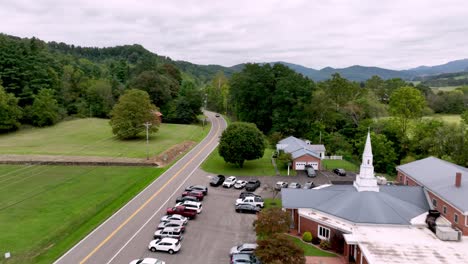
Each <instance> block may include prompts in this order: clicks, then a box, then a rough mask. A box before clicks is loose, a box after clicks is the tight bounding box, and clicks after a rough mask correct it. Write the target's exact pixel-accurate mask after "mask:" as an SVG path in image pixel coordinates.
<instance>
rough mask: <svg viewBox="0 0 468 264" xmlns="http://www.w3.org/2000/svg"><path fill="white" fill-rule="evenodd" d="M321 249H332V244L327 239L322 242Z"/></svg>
mask: <svg viewBox="0 0 468 264" xmlns="http://www.w3.org/2000/svg"><path fill="white" fill-rule="evenodd" d="M320 248H321V249H325V250H327V249H330V242H329V241H328V240H325V239H324V240H322V241H320Z"/></svg>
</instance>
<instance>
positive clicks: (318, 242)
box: [312, 237, 321, 245]
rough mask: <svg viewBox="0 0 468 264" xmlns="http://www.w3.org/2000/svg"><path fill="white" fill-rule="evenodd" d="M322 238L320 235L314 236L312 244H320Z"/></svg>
mask: <svg viewBox="0 0 468 264" xmlns="http://www.w3.org/2000/svg"><path fill="white" fill-rule="evenodd" d="M320 242H321V240H320V238H318V237H312V244H314V245H318V244H320Z"/></svg>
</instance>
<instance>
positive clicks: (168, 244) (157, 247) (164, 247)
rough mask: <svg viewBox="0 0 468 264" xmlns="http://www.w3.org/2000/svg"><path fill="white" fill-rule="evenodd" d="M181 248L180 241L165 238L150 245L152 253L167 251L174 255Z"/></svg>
mask: <svg viewBox="0 0 468 264" xmlns="http://www.w3.org/2000/svg"><path fill="white" fill-rule="evenodd" d="M180 246H181V245H180V241H179V240H178V239H174V238H169V237H165V238H160V239H155V240H153V241H151V242H150V243H149V245H148V249H149V250H151V251H152V252H156V251H166V252H168V253H169V254H171V255H172V254H174V253H177V252H179V250H180Z"/></svg>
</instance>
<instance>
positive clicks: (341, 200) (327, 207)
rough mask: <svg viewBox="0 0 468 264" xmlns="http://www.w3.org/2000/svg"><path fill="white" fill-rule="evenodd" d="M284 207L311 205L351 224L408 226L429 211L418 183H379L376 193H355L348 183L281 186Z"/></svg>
mask: <svg viewBox="0 0 468 264" xmlns="http://www.w3.org/2000/svg"><path fill="white" fill-rule="evenodd" d="M281 197H282V203H283V207H284V208H288V209H293V208H294V209H295V208H311V209H314V210H318V211H321V212H324V213H327V214H329V215H334V216H336V217H339V218H342V219H345V220H348V221H351V222H353V223H369V224H395V225H409V224H411V223H410V221H411V219H412V218H414V217H416V216H418V215H421V214H423V213H424V212H427V211H428V210H429V205H428V202H427V199H426V196H425V194H424V190H423V188H422V187H419V186H381V187H380V192H358V191H357V190H356V189H355V188H354V186H352V185H332V186H330V187H327V188H323V189H317V190H315V189H312V190H305V189H288V188H285V189H282V190H281Z"/></svg>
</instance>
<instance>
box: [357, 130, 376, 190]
mask: <svg viewBox="0 0 468 264" xmlns="http://www.w3.org/2000/svg"><path fill="white" fill-rule="evenodd" d="M373 157H374V156H373V155H372V144H371V138H370V129H369V131H368V132H367V138H366V145H365V146H364V152H363V153H362V163H361V168H360V170H359V174H358V175H357V176H356V180H355V181H354V187H355V188H356V189H357V190H358V191H359V192H362V191H372V192H378V191H379V186H378V185H377V179H376V178H375V176H374V165H373Z"/></svg>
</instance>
